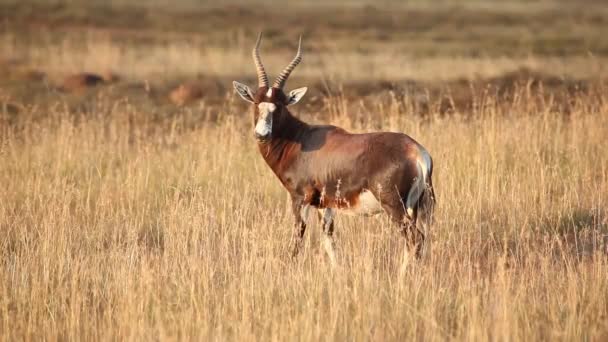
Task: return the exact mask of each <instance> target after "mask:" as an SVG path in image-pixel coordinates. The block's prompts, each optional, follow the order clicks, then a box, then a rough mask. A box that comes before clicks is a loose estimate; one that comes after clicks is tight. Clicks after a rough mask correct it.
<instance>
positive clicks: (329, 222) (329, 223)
mask: <svg viewBox="0 0 608 342" xmlns="http://www.w3.org/2000/svg"><path fill="white" fill-rule="evenodd" d="M335 216H336V211H335V210H334V209H332V208H326V209H325V211H324V212H323V235H322V237H321V245H322V246H323V248H324V249H325V252H326V253H327V256H328V257H329V262H330V263H331V267H332V268H334V267H336V252H335V242H334V237H333V234H334V217H335Z"/></svg>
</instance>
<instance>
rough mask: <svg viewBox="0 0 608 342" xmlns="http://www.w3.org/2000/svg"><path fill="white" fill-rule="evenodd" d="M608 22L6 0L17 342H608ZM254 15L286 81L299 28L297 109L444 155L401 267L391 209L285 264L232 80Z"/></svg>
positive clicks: (504, 12) (4, 193)
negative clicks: (333, 254) (401, 271)
mask: <svg viewBox="0 0 608 342" xmlns="http://www.w3.org/2000/svg"><path fill="white" fill-rule="evenodd" d="M607 24H608V8H607V6H606V5H605V4H603V2H602V1H591V0H587V1H581V2H578V1H532V2H524V1H504V2H503V1H501V2H489V1H469V0H464V1H456V0H446V1H437V2H430V1H413V2H408V3H407V4H403V3H401V2H397V1H381V2H372V1H368V0H358V1H353V2H348V3H345V2H338V1H322V2H321V1H311V2H306V3H304V2H301V3H298V4H294V5H290V6H289V7H288V8H287V9H286V8H285V7H283V6H279V5H277V3H275V2H272V1H266V0H256V1H254V2H245V1H228V2H224V3H222V4H221V5H220V4H217V3H212V2H206V1H202V2H196V1H191V0H178V1H171V2H169V1H163V0H155V1H148V2H142V3H138V4H134V3H132V2H128V1H124V0H114V1H110V2H103V1H84V0H71V1H68V0H65V1H51V0H44V1H43V0H37V1H14V0H4V1H0V52H1V54H0V340H5V341H14V340H52V341H53V340H265V341H266V340H280V341H285V340H357V341H359V340H374V341H385V340H399V341H403V340H425V341H442V340H495V341H510V340H563V341H577V340H585V341H603V340H606V339H607V338H608V324H607V323H606V322H608V210H607V208H608V152H606V143H607V138H606V137H608V98H607V97H606V94H608V92H607V90H608V88H607V86H608V85H607V83H606V81H607V79H608V78H607V76H608V73H607V70H606V65H607V64H606V60H607V57H608V39H606V37H605V33H604V31H605V27H606V25H607ZM260 30H263V31H264V34H265V36H264V37H265V38H264V41H263V44H262V49H261V51H262V59H263V61H264V63H265V65H266V67H267V70H268V71H269V72H270V74H271V76H272V75H276V74H277V72H278V71H280V70H281V68H283V67H284V66H285V65H286V64H287V63H288V62H289V61H290V59H291V58H292V56H293V54H294V53H295V47H296V44H297V37H298V35H299V34H303V36H304V59H303V62H302V64H301V66H299V67H298V68H297V69H296V70H295V71H294V73H293V76H292V77H291V78H290V80H289V82H288V84H287V88H288V89H291V88H297V87H300V86H308V87H309V91H308V93H307V95H306V97H305V98H304V99H303V100H302V102H301V103H300V104H298V105H296V106H294V107H293V111H294V113H295V114H296V115H298V116H299V117H301V118H302V119H304V120H306V121H308V122H311V123H332V124H335V125H338V126H342V127H344V128H346V129H348V130H350V131H353V132H367V131H377V130H389V131H398V132H404V133H407V134H408V135H410V136H412V137H414V138H415V139H417V140H418V141H419V142H421V143H422V144H423V145H424V146H426V147H427V149H428V150H429V151H430V153H431V154H432V156H433V158H434V163H435V170H434V175H433V183H434V185H435V191H436V194H437V201H438V203H437V207H436V215H435V224H434V226H433V227H432V230H431V231H430V245H429V248H428V250H427V252H426V254H425V256H424V257H423V259H422V260H420V261H419V262H417V263H415V264H414V265H413V267H410V268H409V269H408V272H407V274H405V276H403V277H399V276H398V272H397V270H398V268H399V266H400V265H399V261H400V257H399V256H400V253H401V252H400V251H401V248H402V247H403V241H402V240H401V236H400V235H399V233H398V232H397V231H396V230H395V228H394V227H393V226H392V225H391V224H389V222H388V219H387V218H385V217H382V216H380V217H372V218H353V217H343V216H338V217H337V218H336V220H337V221H336V241H337V248H338V268H337V269H332V268H331V267H329V264H328V262H327V260H326V259H327V258H326V256H325V255H324V253H323V252H322V248H320V244H319V237H320V232H319V231H320V224H319V223H318V222H317V220H316V215H311V217H310V224H309V228H308V230H307V233H306V243H305V249H304V251H303V253H302V254H301V255H300V256H299V258H297V259H296V260H291V259H290V258H289V253H288V248H289V242H290V234H291V227H292V219H293V218H292V217H291V210H290V205H289V199H288V195H287V193H286V191H285V190H284V189H283V188H282V187H281V185H280V183H279V181H278V180H277V179H276V178H275V177H274V175H272V173H271V171H270V170H269V168H268V167H267V166H266V165H265V163H264V161H263V159H262V158H261V157H260V155H259V152H258V151H257V148H256V146H255V140H254V138H253V130H252V123H251V122H252V119H251V113H250V108H249V107H248V106H247V105H246V104H245V103H242V101H240V99H239V98H238V96H237V95H235V94H234V93H233V91H232V89H231V81H232V80H238V81H242V82H246V83H248V84H249V85H254V84H255V68H254V65H253V62H252V61H251V48H252V45H253V43H254V41H255V36H256V34H257V32H258V31H260ZM83 73H89V74H91V75H93V74H94V75H98V76H99V78H98V79H96V81H95V82H92V81H91V82H75V81H74V80H81V79H82V78H78V76H79V75H83ZM75 76H76V77H75ZM70 80H72V81H70ZM180 85H182V86H183V87H185V88H188V89H191V88H192V89H194V90H195V91H194V92H193V93H187V94H186V95H183V96H184V97H183V98H181V100H180V101H176V100H175V96H174V95H172V94H173V92H174V91H175V89H176V88H177V89H179V86H180ZM185 88H184V89H185ZM178 93H179V92H178ZM180 94H181V93H180Z"/></svg>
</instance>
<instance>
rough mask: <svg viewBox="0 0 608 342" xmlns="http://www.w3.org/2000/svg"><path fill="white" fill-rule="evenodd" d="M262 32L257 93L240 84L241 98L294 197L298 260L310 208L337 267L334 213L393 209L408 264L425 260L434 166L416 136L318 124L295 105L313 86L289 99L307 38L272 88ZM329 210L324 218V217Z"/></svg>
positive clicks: (276, 170)
mask: <svg viewBox="0 0 608 342" xmlns="http://www.w3.org/2000/svg"><path fill="white" fill-rule="evenodd" d="M260 42H261V34H260V35H259V36H258V39H257V42H256V44H255V47H254V49H253V60H254V63H255V66H256V70H257V76H258V89H257V91H255V92H254V91H252V90H251V89H250V88H249V87H248V86H246V85H244V84H241V83H239V82H236V81H235V82H233V84H234V88H235V89H236V91H237V92H238V94H239V95H240V96H241V97H242V98H243V99H244V100H245V101H247V102H250V103H251V104H252V105H253V123H254V127H255V130H254V134H255V137H256V139H257V144H258V148H259V150H260V153H261V154H262V157H263V158H264V160H265V161H266V163H267V164H268V166H270V168H271V169H272V171H273V172H274V174H275V175H276V176H277V177H278V178H279V180H280V181H281V183H282V184H283V186H284V187H285V189H287V191H288V192H289V194H290V196H291V201H292V209H293V215H294V217H295V227H294V232H293V250H292V256H294V257H295V256H296V255H297V254H298V252H299V250H300V249H301V247H302V243H303V236H304V232H305V230H306V221H307V218H308V212H309V210H310V208H311V207H312V208H316V209H319V211H320V217H322V226H323V234H322V244H323V247H324V249H325V251H326V253H327V255H328V256H329V259H330V262H331V264H332V266H333V265H335V264H336V256H335V252H334V239H333V232H334V216H335V215H336V213H337V212H343V213H347V214H351V215H374V214H379V213H381V212H386V213H387V214H388V215H389V217H390V218H391V221H392V222H394V223H395V225H396V226H397V227H399V229H400V232H401V233H402V235H403V236H404V237H405V248H404V254H403V266H406V265H407V263H408V260H409V259H410V257H409V256H410V254H411V252H413V253H414V254H415V256H416V257H420V256H421V253H422V248H423V246H424V242H425V238H426V231H427V228H428V226H429V225H430V223H431V221H432V213H433V207H434V204H435V195H434V191H433V186H432V180H431V176H432V172H433V162H432V158H431V156H430V154H429V153H428V152H427V151H426V149H425V148H424V147H423V146H422V145H420V144H419V143H418V142H416V141H415V140H414V139H412V138H411V137H409V136H407V135H405V134H402V133H394V132H376V133H364V134H353V133H349V132H347V131H346V130H344V129H342V128H340V127H336V126H331V125H311V124H308V123H306V122H304V121H302V120H300V119H298V118H297V117H296V116H294V115H293V114H292V113H291V112H290V110H289V109H288V107H289V106H290V105H293V104H296V103H298V102H299V101H300V100H301V99H302V97H303V96H304V94H305V93H306V90H307V88H305V87H304V88H299V89H295V90H292V91H290V92H289V93H288V94H286V93H285V92H284V90H283V88H284V86H285V83H286V81H287V79H288V78H289V75H290V74H291V72H292V71H293V70H294V69H295V67H296V66H297V65H298V64H299V63H300V62H301V60H302V50H301V47H302V39H301V37H300V42H299V45H298V51H297V54H296V56H295V58H294V59H293V61H292V62H291V63H290V64H289V65H288V66H287V67H286V68H285V69H284V70H283V72H281V74H280V75H279V77H278V78H277V79H276V81H275V82H274V83H273V84H272V86H270V85H269V83H268V76H267V74H266V71H265V70H264V66H263V64H262V61H261V59H260V55H259V46H260ZM321 213H322V214H321Z"/></svg>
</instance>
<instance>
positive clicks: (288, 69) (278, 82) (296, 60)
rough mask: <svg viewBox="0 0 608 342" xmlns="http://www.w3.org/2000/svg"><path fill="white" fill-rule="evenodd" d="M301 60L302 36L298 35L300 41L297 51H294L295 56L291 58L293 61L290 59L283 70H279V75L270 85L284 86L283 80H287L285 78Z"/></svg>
mask: <svg viewBox="0 0 608 342" xmlns="http://www.w3.org/2000/svg"><path fill="white" fill-rule="evenodd" d="M301 61H302V36H300V42H299V43H298V52H297V53H296V56H295V57H294V58H293V61H291V63H289V65H288V66H287V67H286V68H285V70H283V72H281V74H280V75H279V77H277V80H276V81H274V84H273V85H272V87H273V88H280V89H282V88H283V86H285V82H287V79H288V78H289V74H291V72H292V71H293V69H295V68H296V66H297V65H298V64H299V63H300V62H301Z"/></svg>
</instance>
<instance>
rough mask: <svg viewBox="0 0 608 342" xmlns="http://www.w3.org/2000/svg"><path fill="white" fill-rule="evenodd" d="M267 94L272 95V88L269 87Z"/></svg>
mask: <svg viewBox="0 0 608 342" xmlns="http://www.w3.org/2000/svg"><path fill="white" fill-rule="evenodd" d="M266 96H267V97H271V96H272V88H268V91H267V92H266Z"/></svg>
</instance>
